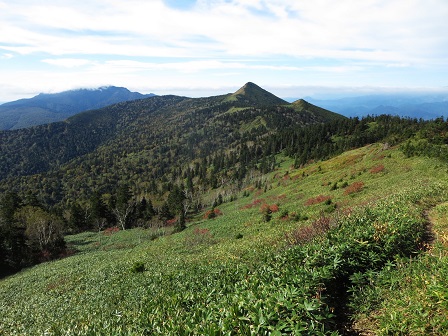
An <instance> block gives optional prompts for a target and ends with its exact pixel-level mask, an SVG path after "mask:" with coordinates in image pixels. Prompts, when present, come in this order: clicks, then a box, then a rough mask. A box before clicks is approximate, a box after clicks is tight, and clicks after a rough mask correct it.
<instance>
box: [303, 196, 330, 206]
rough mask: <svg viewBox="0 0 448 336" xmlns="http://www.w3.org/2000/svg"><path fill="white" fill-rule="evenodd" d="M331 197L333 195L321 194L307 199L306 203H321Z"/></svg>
mask: <svg viewBox="0 0 448 336" xmlns="http://www.w3.org/2000/svg"><path fill="white" fill-rule="evenodd" d="M330 199H331V196H325V195H319V196H316V197H312V198H309V199H307V200H306V202H305V205H307V206H309V205H313V204H319V203H323V202H325V201H328V200H330Z"/></svg>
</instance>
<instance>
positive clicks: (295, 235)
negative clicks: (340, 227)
mask: <svg viewBox="0 0 448 336" xmlns="http://www.w3.org/2000/svg"><path fill="white" fill-rule="evenodd" d="M336 224H337V221H336V220H334V219H331V218H330V217H325V216H321V217H320V218H318V219H316V220H315V221H314V222H312V223H311V224H310V225H307V226H302V227H299V228H297V229H296V230H294V231H292V232H290V233H288V234H286V241H287V242H288V244H290V245H298V244H304V243H306V242H309V241H311V240H312V239H314V238H315V237H319V236H322V235H323V234H325V233H326V232H327V231H328V230H330V229H331V228H332V227H334V226H335V225H336Z"/></svg>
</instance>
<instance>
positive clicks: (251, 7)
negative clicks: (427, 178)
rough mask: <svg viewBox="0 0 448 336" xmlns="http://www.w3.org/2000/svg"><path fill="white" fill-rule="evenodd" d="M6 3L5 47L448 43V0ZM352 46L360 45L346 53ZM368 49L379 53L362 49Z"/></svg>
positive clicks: (314, 48)
mask: <svg viewBox="0 0 448 336" xmlns="http://www.w3.org/2000/svg"><path fill="white" fill-rule="evenodd" d="M3 7H4V13H3V14H0V17H1V19H2V21H3V22H4V23H3V24H2V25H1V28H0V29H1V32H2V33H1V38H0V44H3V43H7V44H8V43H10V44H11V43H14V42H13V41H15V42H16V43H17V42H19V43H18V44H19V45H20V46H14V48H15V49H14V50H15V51H18V50H19V51H22V52H23V53H29V52H34V51H43V52H46V53H49V54H53V55H65V54H71V53H86V54H95V53H101V51H103V52H104V53H112V54H116V55H127V56H130V55H135V54H138V55H141V56H143V55H144V56H169V55H173V53H174V52H176V53H177V54H180V55H181V56H191V57H200V56H201V54H202V55H203V56H204V54H203V53H204V52H205V53H206V55H205V56H210V57H212V56H213V55H214V54H215V53H217V52H220V53H223V54H228V55H259V54H263V55H289V56H296V57H302V56H303V57H309V56H314V57H334V58H345V57H354V58H358V57H360V58H362V59H367V60H377V59H378V57H379V60H383V58H384V57H385V56H386V58H388V59H389V60H393V61H395V60H396V58H397V57H402V58H403V57H406V58H412V59H413V60H420V59H421V58H424V57H433V55H432V54H433V53H435V52H437V50H440V49H444V46H445V45H446V42H447V37H446V36H445V35H446V34H444V32H445V31H447V30H448V23H446V22H445V21H447V20H446V17H448V3H447V2H446V1H445V0H397V1H387V2H385V1H382V0H365V1H357V0H356V1H355V0H345V1H338V2H335V1H333V0H315V1H296V0H270V1H262V0H252V1H247V0H245V1H241V0H238V1H232V2H227V1H200V2H198V5H197V6H196V7H193V9H192V10H190V11H180V10H176V9H173V8H170V7H167V6H165V5H164V4H163V2H162V1H159V0H151V1H142V0H141V1H140V0H133V1H126V2H123V1H117V0H115V1H108V2H105V1H101V0H97V1H90V2H88V3H80V4H78V3H74V2H66V1H65V2H62V4H57V5H56V4H55V3H54V2H49V1H48V0H47V1H45V0H43V1H41V2H39V4H36V3H35V2H32V1H31V2H29V3H27V1H21V2H18V3H17V4H16V3H15V2H14V3H13V4H7V5H6V4H5V3H3ZM68 37H70V38H68ZM197 37H204V40H203V41H200V42H199V41H198V40H197ZM185 41H189V45H190V48H189V49H188V50H186V49H185V44H186V43H185ZM204 41H207V42H204ZM2 42H3V43H2ZM444 43H445V44H444ZM431 47H432V48H431ZM18 48H19V49H18ZM347 48H351V49H352V51H345V52H341V50H342V51H343V50H347ZM366 49H369V50H375V51H373V52H369V51H365V52H361V53H359V52H356V50H366ZM376 51H381V53H379V52H376ZM442 51H443V50H442Z"/></svg>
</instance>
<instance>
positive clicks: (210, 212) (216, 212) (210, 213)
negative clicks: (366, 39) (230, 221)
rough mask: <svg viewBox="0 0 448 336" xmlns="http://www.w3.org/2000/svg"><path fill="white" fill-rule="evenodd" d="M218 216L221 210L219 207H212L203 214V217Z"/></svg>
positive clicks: (220, 214) (211, 217)
mask: <svg viewBox="0 0 448 336" xmlns="http://www.w3.org/2000/svg"><path fill="white" fill-rule="evenodd" d="M218 216H222V211H221V210H219V209H212V210H208V211H207V212H206V213H205V214H204V219H213V218H215V217H218Z"/></svg>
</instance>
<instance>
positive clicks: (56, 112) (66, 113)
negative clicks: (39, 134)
mask: <svg viewBox="0 0 448 336" xmlns="http://www.w3.org/2000/svg"><path fill="white" fill-rule="evenodd" d="M151 96H154V94H147V95H144V94H141V93H138V92H131V91H129V90H128V89H126V88H124V87H116V86H104V87H100V88H97V89H76V90H69V91H63V92H59V93H40V94H38V95H37V96H34V97H32V98H24V99H19V100H16V101H13V102H8V103H4V104H2V105H0V130H14V129H20V128H27V127H30V126H36V125H42V124H47V123H51V122H56V121H62V120H65V119H67V118H68V117H70V116H72V115H75V114H77V113H80V112H83V111H87V110H92V109H98V108H101V107H105V106H108V105H112V104H116V103H119V102H122V101H129V100H136V99H143V98H147V97H151Z"/></svg>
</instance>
